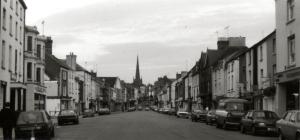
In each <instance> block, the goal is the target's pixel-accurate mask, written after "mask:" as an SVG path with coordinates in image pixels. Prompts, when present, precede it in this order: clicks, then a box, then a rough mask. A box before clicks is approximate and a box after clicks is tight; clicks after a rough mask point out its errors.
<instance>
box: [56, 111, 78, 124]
mask: <svg viewBox="0 0 300 140" xmlns="http://www.w3.org/2000/svg"><path fill="white" fill-rule="evenodd" d="M57 122H58V125H63V124H66V123H73V124H79V117H78V115H77V113H76V112H75V111H74V110H62V111H60V112H59V114H58V116H57Z"/></svg>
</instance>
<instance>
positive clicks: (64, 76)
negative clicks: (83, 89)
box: [62, 71, 67, 80]
mask: <svg viewBox="0 0 300 140" xmlns="http://www.w3.org/2000/svg"><path fill="white" fill-rule="evenodd" d="M62 74H63V80H67V72H65V71H63V73H62Z"/></svg>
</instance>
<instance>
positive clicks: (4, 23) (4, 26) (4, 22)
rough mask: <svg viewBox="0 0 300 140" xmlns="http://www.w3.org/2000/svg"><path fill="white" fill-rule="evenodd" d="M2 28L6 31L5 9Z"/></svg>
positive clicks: (4, 10)
mask: <svg viewBox="0 0 300 140" xmlns="http://www.w3.org/2000/svg"><path fill="white" fill-rule="evenodd" d="M2 28H3V29H4V30H6V9H5V8H3V15H2Z"/></svg>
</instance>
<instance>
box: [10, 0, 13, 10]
mask: <svg viewBox="0 0 300 140" xmlns="http://www.w3.org/2000/svg"><path fill="white" fill-rule="evenodd" d="M13 5H14V1H13V0H10V8H11V9H13Z"/></svg>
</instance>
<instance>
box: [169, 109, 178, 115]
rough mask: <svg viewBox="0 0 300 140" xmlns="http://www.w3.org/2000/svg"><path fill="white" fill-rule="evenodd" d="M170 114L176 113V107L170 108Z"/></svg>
mask: <svg viewBox="0 0 300 140" xmlns="http://www.w3.org/2000/svg"><path fill="white" fill-rule="evenodd" d="M168 114H169V115H176V109H175V108H170V110H169V113H168Z"/></svg>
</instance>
